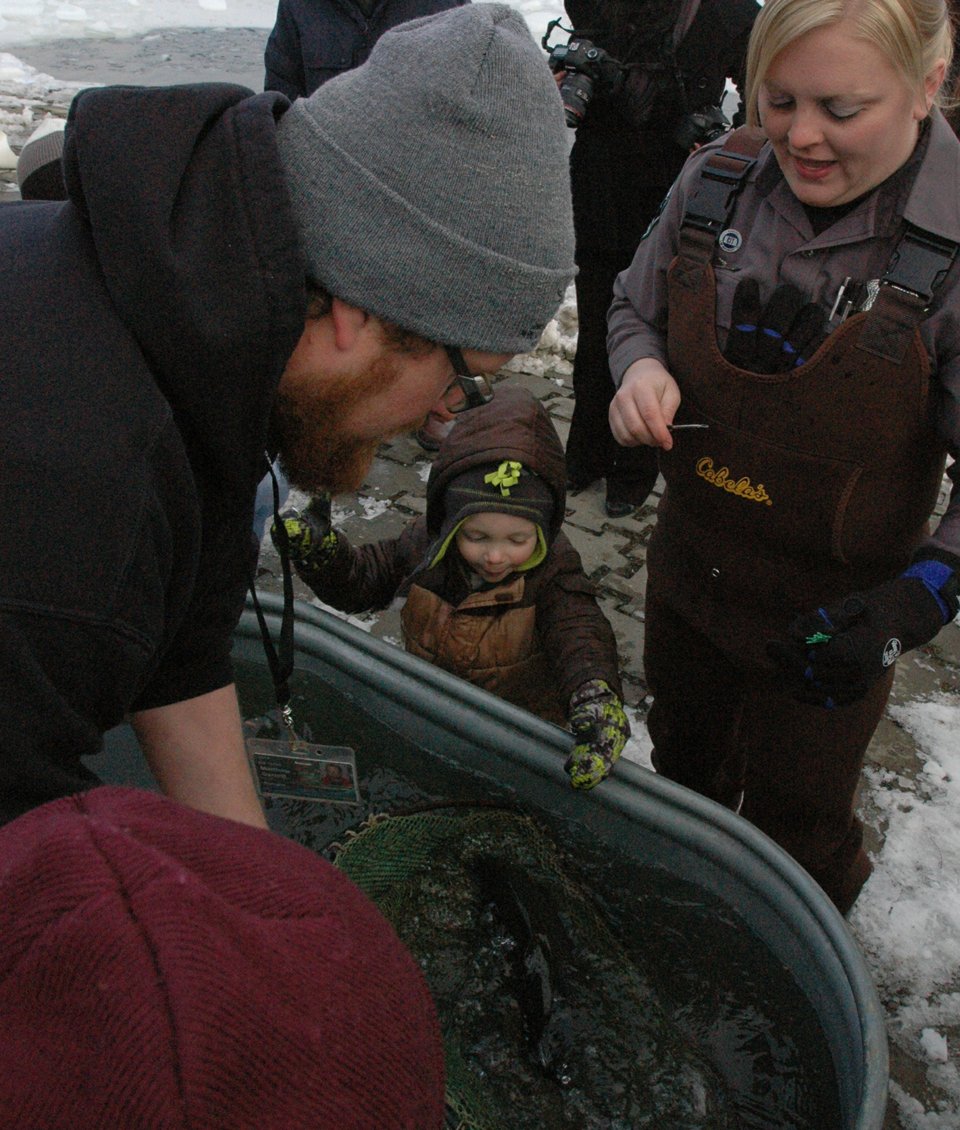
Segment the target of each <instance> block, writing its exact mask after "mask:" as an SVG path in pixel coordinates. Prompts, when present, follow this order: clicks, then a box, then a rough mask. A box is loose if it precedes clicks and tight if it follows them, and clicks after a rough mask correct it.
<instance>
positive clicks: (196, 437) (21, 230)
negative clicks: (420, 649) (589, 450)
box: [0, 85, 305, 817]
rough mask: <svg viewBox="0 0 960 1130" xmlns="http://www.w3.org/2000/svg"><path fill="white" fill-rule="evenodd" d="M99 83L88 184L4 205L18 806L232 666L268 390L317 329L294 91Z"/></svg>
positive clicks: (89, 112)
mask: <svg viewBox="0 0 960 1130" xmlns="http://www.w3.org/2000/svg"><path fill="white" fill-rule="evenodd" d="M249 94H250V92H249V91H247V90H244V89H243V88H241V87H234V86H220V85H204V86H196V87H176V88H170V89H163V88H155V89H146V88H133V87H126V88H124V87H117V88H106V89H100V90H88V91H84V92H82V93H81V94H80V95H78V97H77V98H76V99H75V101H74V103H73V106H72V108H71V113H70V119H69V123H68V127H67V140H66V148H65V175H66V183H67V187H68V190H69V197H70V198H69V200H67V201H66V202H64V203H41V202H23V203H12V204H6V205H4V206H3V207H2V208H0V241H2V245H3V251H4V254H3V258H4V262H5V263H6V264H7V266H6V268H5V270H4V271H3V272H2V273H0V304H2V308H3V311H4V316H3V320H2V323H0V334H2V344H0V353H2V356H3V357H4V358H5V365H4V373H3V380H2V382H0V388H2V392H0V397H2V401H0V403H2V410H0V421H2V423H0V428H2V435H3V466H4V474H3V475H2V476H0V506H2V511H3V515H4V521H3V535H2V546H3V549H2V553H0V796H2V806H0V816H6V817H10V816H12V815H14V814H15V813H16V812H18V811H21V810H24V809H26V808H28V807H31V806H32V805H34V804H38V803H41V802H42V801H44V800H47V799H49V798H51V797H53V796H57V795H61V794H64V793H68V792H70V791H73V790H75V789H77V788H79V787H81V786H82V785H83V784H84V774H83V772H82V770H81V767H80V762H79V759H80V757H81V756H83V755H86V754H90V753H93V752H95V751H96V750H97V749H99V747H100V742H101V735H102V733H103V732H104V731H105V730H107V729H108V728H110V727H112V726H114V725H116V724H117V723H118V722H120V721H121V720H122V719H123V717H124V715H125V713H127V712H128V711H131V710H136V709H140V708H146V707H153V706H160V705H165V704H168V703H172V702H178V701H182V700H184V699H187V698H192V697H194V696H197V695H200V694H204V693H207V692H209V691H211V690H215V689H218V688H219V687H222V686H225V685H227V684H229V683H230V682H231V679H232V675H231V670H230V663H229V649H230V640H231V633H232V630H233V627H234V626H235V623H236V620H237V618H238V615H239V612H240V610H241V607H242V602H243V596H244V589H245V587H246V569H247V563H248V560H249V558H250V523H251V516H252V510H253V498H254V494H255V490H256V484H257V479H258V477H259V475H260V474H261V472H262V467H261V463H260V460H261V458H262V456H261V453H262V451H263V448H264V444H265V438H266V420H267V413H268V408H269V404H270V402H271V399H272V396H273V392H274V389H275V386H276V383H277V381H278V380H279V377H280V374H281V372H282V371H283V367H284V365H285V363H286V359H287V358H288V357H289V355H290V353H291V352H292V350H293V348H294V346H295V345H296V342H297V340H298V338H299V335H300V333H301V332H302V329H303V315H304V309H305V294H304V284H303V279H304V267H303V262H302V258H301V254H300V251H299V244H298V238H297V234H296V229H295V226H294V220H293V216H292V211H291V207H290V204H289V200H288V196H287V192H286V187H285V184H284V182H283V179H282V171H281V167H280V164H279V157H278V154H277V151H276V147H275V143H274V133H275V124H276V118H277V117H278V116H279V115H280V114H281V113H282V112H283V110H284V109H285V107H286V106H287V105H288V103H287V101H286V99H284V98H281V97H280V96H278V95H273V94H270V95H257V96H255V97H249Z"/></svg>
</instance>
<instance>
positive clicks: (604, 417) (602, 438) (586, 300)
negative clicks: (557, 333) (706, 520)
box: [566, 262, 658, 506]
mask: <svg viewBox="0 0 960 1130" xmlns="http://www.w3.org/2000/svg"><path fill="white" fill-rule="evenodd" d="M617 274H618V270H617V269H616V268H614V267H604V266H598V265H596V264H594V263H591V262H588V263H585V264H584V265H582V266H581V267H580V268H579V272H578V274H577V281H576V291H577V320H578V324H579V329H578V336H577V354H576V358H575V359H574V363H573V395H574V409H573V418H572V420H571V422H570V434H569V437H568V439H567V448H566V451H567V479H568V481H569V482H570V483H571V484H573V485H574V486H575V487H576V486H586V485H587V484H589V483H592V482H594V481H596V480H597V479H603V478H605V479H606V480H607V501H608V502H624V503H630V504H631V505H633V506H641V505H642V504H643V503H644V502H646V500H647V497H648V495H649V494H650V492H651V490H653V486H654V483H656V481H657V473H658V460H657V449H656V448H654V447H646V446H641V447H621V446H620V444H618V443H617V441H616V440H615V439H614V438H613V433H612V432H611V431H610V420H609V415H608V413H609V409H610V401H611V400H612V399H613V394H614V393H615V392H616V389H615V387H614V384H613V378H612V377H611V375H610V366H609V364H608V361H607V311H608V309H609V308H610V302H611V299H612V298H613V283H614V279H615V278H616V277H617Z"/></svg>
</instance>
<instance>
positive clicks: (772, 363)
mask: <svg viewBox="0 0 960 1130" xmlns="http://www.w3.org/2000/svg"><path fill="white" fill-rule="evenodd" d="M827 332H828V329H827V318H826V315H825V314H824V312H823V311H822V310H821V309H820V307H819V306H817V304H816V303H815V302H808V301H807V300H806V298H805V297H804V296H803V294H801V293H800V291H799V290H797V288H796V287H795V286H792V285H791V284H790V283H783V284H782V285H781V286H778V287H777V289H776V290H775V291H774V292H773V294H772V295H771V296H770V300H769V301H768V302H767V304H766V305H765V306H761V305H760V284H759V283H758V282H757V280H756V279H741V280H740V282H739V283H737V289H736V290H735V291H734V294H733V309H732V311H731V319H730V333H729V334H728V336H727V347H726V349H724V351H723V355H724V357H726V359H727V360H728V361H730V362H731V363H732V364H734V365H736V366H737V368H739V369H748V370H749V371H750V372H751V373H785V372H787V371H788V370H790V369H795V368H797V366H799V365H802V364H803V363H804V362H805V361H808V360H809V359H810V358H811V357H812V356H813V355H814V353H816V351H817V350H818V349H819V348H820V346H821V345H822V344H823V342H824V341H825V340H826V337H827Z"/></svg>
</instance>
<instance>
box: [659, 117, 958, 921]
mask: <svg viewBox="0 0 960 1130" xmlns="http://www.w3.org/2000/svg"><path fill="white" fill-rule="evenodd" d="M762 142H763V138H762V135H760V134H759V133H758V131H754V130H737V131H735V132H734V133H733V134H731V135H729V137H728V139H727V142H726V144H725V146H724V148H723V150H721V151H720V152H718V153H717V154H715V155H714V156H713V157H711V158H710V160H709V161H708V162H707V163H706V165H705V167H704V171H703V174H702V176H701V179H700V183H699V185H698V187H697V190H696V192H695V193H694V195H693V196H692V199H691V201H690V204H689V205H688V208H687V212H686V214H685V216H684V220H683V224H682V227H681V232H680V246H679V251H678V254H677V256H676V258H675V259H674V261H673V263H672V264H671V267H670V271H669V276H668V288H669V334H668V359H669V369H670V371H671V372H672V373H673V374H674V375H675V376H676V378H677V380H678V382H679V384H680V388H681V392H682V396H683V400H682V403H681V405H680V409H679V410H678V412H677V415H676V422H677V423H706V424H709V428H708V429H705V430H697V429H693V430H690V431H686V432H682V433H680V435H679V437H678V438H676V440H675V445H674V448H673V450H672V451H670V452H668V453H661V471H662V473H663V476H664V479H665V480H666V483H667V487H666V491H665V494H664V498H663V501H662V502H661V505H660V508H659V512H658V519H657V526H656V529H655V531H654V534H653V537H652V539H651V544H650V551H649V557H648V561H649V570H650V582H649V584H648V588H647V596H648V602H647V640H646V650H645V663H646V669H647V677H648V681H649V683H650V686H651V689H652V690H653V692H654V699H655V701H654V704H653V707H652V708H651V711H650V715H649V718H648V725H649V729H650V733H651V737H652V738H653V742H654V747H655V748H654V763H655V765H656V767H657V768H658V770H659V771H661V772H664V773H665V774H666V775H667V776H669V777H671V778H672V779H674V780H679V781H681V783H684V784H687V785H688V786H689V787H692V788H694V789H697V790H698V791H700V792H703V793H705V794H706V795H708V796H713V797H714V799H717V800H720V801H721V802H723V803H727V804H734V805H735V803H736V800H737V799H738V796H739V794H740V792H743V807H742V809H741V811H742V813H743V815H744V816H746V817H748V818H749V819H750V820H752V821H753V822H754V823H755V824H757V825H758V826H759V827H761V828H763V830H764V831H766V832H767V833H768V834H769V835H770V836H772V837H773V838H774V839H775V840H777V842H779V843H780V844H781V846H783V847H784V848H785V849H786V850H787V851H789V852H790V853H791V854H792V855H794V857H795V858H797V859H798V860H799V861H800V862H801V863H802V864H803V865H804V866H806V867H807V868H808V870H810V871H811V873H812V874H813V875H814V877H815V878H817V879H818V881H819V882H820V883H821V884H822V885H823V887H824V888H825V890H826V891H827V893H828V894H830V896H831V897H832V898H833V899H834V901H835V902H836V903H837V905H838V906H840V907H841V909H846V908H847V907H848V906H849V905H850V904H852V901H853V899H854V898H855V897H856V893H857V891H858V890H859V888H860V886H861V885H862V883H863V882H864V881H865V879H866V877H867V875H868V874H869V870H870V866H869V861H868V860H867V858H866V855H865V854H864V852H863V850H862V846H861V841H862V828H861V826H860V824H859V822H858V821H857V820H856V818H855V816H854V813H853V797H854V793H855V789H856V784H857V780H858V778H859V773H860V768H861V765H862V759H863V755H864V752H865V750H866V747H867V745H868V743H869V740H870V737H871V735H872V733H873V730H874V729H875V727H876V724H877V722H878V721H879V718H880V716H881V715H882V712H883V708H884V704H885V701H886V697H887V695H888V693H889V685H890V682H889V681H885V682H882V683H880V684H878V685H877V686H876V687H875V688H873V689H872V691H871V692H870V693H869V694H868V695H867V696H866V697H865V699H864V700H863V701H862V702H861V703H859V704H855V705H854V706H853V707H845V708H843V709H842V710H836V711H826V710H823V709H821V708H818V707H809V706H803V705H801V704H799V703H794V702H793V701H792V700H791V699H789V698H788V696H786V695H785V694H783V693H781V691H780V688H779V685H778V684H777V682H776V680H775V678H774V677H773V675H774V672H773V667H772V664H770V663H769V661H768V660H767V658H766V654H765V647H766V643H767V641H768V640H769V639H772V638H774V637H776V636H777V635H778V634H779V633H782V632H783V631H784V630H785V629H786V626H787V625H788V624H789V623H790V621H791V619H792V618H793V616H794V615H795V614H796V613H798V612H800V611H802V610H806V609H809V608H812V607H817V606H818V605H819V604H822V603H824V602H826V601H830V600H834V599H836V598H837V597H840V596H843V595H845V594H847V593H850V592H853V591H857V590H860V589H865V588H869V587H871V586H872V585H874V584H877V583H879V582H880V581H883V580H887V579H889V578H890V577H892V576H895V575H896V574H897V573H898V572H900V571H901V570H902V569H903V568H904V567H905V566H906V564H907V562H908V560H909V557H910V553H911V551H912V549H913V548H914V546H915V545H916V543H917V542H918V541H919V539H920V537H921V536H922V533H923V530H924V526H925V524H926V522H927V520H928V518H929V516H930V514H931V512H932V510H933V506H934V503H935V500H936V495H937V488H938V485H939V483H940V480H941V477H942V473H943V463H944V455H945V451H944V445H943V443H942V441H940V440H939V439H938V438H937V436H936V433H935V429H934V411H935V407H936V405H935V398H934V396H932V395H931V388H930V366H929V361H928V358H927V354H926V350H925V348H924V346H923V343H922V341H921V338H920V334H919V332H918V327H919V324H920V323H921V322H922V321H923V319H924V318H925V317H926V313H927V310H928V308H929V306H930V303H931V301H932V298H933V294H934V291H935V289H936V286H937V285H938V283H939V281H940V280H941V279H942V277H943V275H944V274H945V273H946V270H947V269H948V267H949V266H950V263H951V262H952V260H953V257H954V255H955V253H956V245H955V244H952V243H950V242H948V241H944V240H941V239H939V238H938V237H935V236H931V235H929V234H928V233H926V232H923V231H920V230H919V229H916V228H912V227H908V229H907V231H906V232H905V234H904V236H903V237H902V239H901V241H900V243H899V245H898V247H897V248H896V250H895V252H894V255H893V256H892V258H891V262H890V264H889V266H888V269H887V273H886V275H885V276H884V278H883V280H882V282H881V286H880V289H879V293H878V296H877V298H876V301H875V303H874V305H873V306H872V308H871V309H870V310H869V311H867V312H866V313H859V314H855V315H853V316H852V317H850V318H849V319H847V321H845V322H844V323H843V324H842V325H841V326H840V327H839V328H838V329H836V330H834V332H833V333H831V334H830V336H829V337H828V338H827V339H826V341H825V342H824V343H823V344H822V345H821V347H820V348H819V349H818V350H817V352H816V353H815V354H814V356H813V357H812V358H810V359H809V360H808V361H807V362H806V363H805V364H803V365H802V366H801V367H799V368H797V369H794V370H793V371H791V372H787V373H777V374H771V375H764V374H758V373H753V372H748V371H746V370H743V369H739V368H737V367H736V366H734V365H732V364H730V363H729V362H728V361H727V360H726V359H725V358H724V357H723V356H722V354H721V352H720V349H719V347H718V345H717V339H716V328H715V327H716V313H715V306H716V286H715V280H714V274H713V268H712V266H711V259H712V256H713V250H714V246H715V244H716V240H717V237H718V236H719V234H720V233H721V232H722V231H723V230H724V229H725V228H726V227H727V226H728V223H729V217H730V216H731V215H732V212H733V205H734V202H735V199H736V195H737V192H738V191H739V188H740V186H741V184H742V182H743V179H744V177H745V175H746V173H747V171H748V170H749V168H750V167H751V165H752V164H753V162H754V160H755V159H756V155H757V153H758V152H759V149H760V145H761V144H762ZM891 679H892V671H891Z"/></svg>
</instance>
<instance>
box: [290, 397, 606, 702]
mask: <svg viewBox="0 0 960 1130" xmlns="http://www.w3.org/2000/svg"><path fill="white" fill-rule="evenodd" d="M505 459H516V460H519V461H520V462H521V463H522V464H523V465H524V467H526V468H529V469H530V470H532V471H534V472H535V473H536V474H537V475H538V476H539V477H540V478H541V479H543V480H544V481H545V482H546V483H547V485H548V486H549V487H550V489H551V491H552V492H553V494H554V497H555V499H556V505H555V506H554V509H553V518H552V522H551V525H550V528H549V530H544V534H545V536H546V539H547V541H548V544H549V549H548V553H547V556H546V557H545V558H544V560H543V561H542V562H541V563H540V564H539V565H537V566H535V567H534V568H532V569H530V570H527V571H524V572H517V573H512V574H510V576H508V577H507V578H506V579H505V580H503V581H501V582H499V583H498V584H496V585H485V586H482V587H481V588H479V589H477V588H475V587H471V585H470V581H469V575H468V572H467V571H466V568H465V565H464V562H463V559H462V558H461V557H460V555H459V554H458V553H457V552H456V550H455V548H453V547H451V548H450V549H448V551H447V552H446V554H445V555H444V556H443V557H442V558H441V559H440V561H439V562H438V563H437V564H436V565H433V566H431V565H430V562H431V561H432V560H433V559H434V557H435V555H436V552H437V549H438V544H439V540H438V539H439V538H440V534H441V529H442V528H443V527H444V524H445V522H446V520H447V517H448V515H447V514H446V510H445V506H444V500H445V492H446V487H447V484H448V483H449V482H451V480H453V479H456V478H457V477H458V476H460V475H462V474H463V473H464V472H465V471H468V470H470V469H471V468H473V467H481V466H488V465H489V466H494V465H496V464H497V463H499V462H500V461H502V460H505ZM565 483H566V473H565V465H564V458H563V448H562V447H561V445H560V440H559V437H558V436H557V433H556V430H555V429H554V427H553V424H552V422H551V421H550V417H549V416H548V415H547V413H546V411H545V410H544V409H543V407H542V405H541V404H540V403H539V401H537V400H535V399H534V398H533V397H531V396H530V394H529V393H527V392H525V391H524V390H522V389H517V388H512V387H510V386H508V385H502V384H501V385H499V386H498V387H497V393H496V396H495V397H494V399H493V401H492V402H491V403H490V404H489V405H487V406H486V407H484V408H482V409H476V410H474V411H472V412H467V413H465V414H464V415H463V416H462V417H460V419H459V420H458V421H457V423H456V425H455V426H454V427H453V429H452V430H451V432H450V434H449V436H448V437H447V438H446V440H445V441H444V443H443V446H442V447H441V449H440V451H439V453H438V454H437V457H436V459H435V460H434V463H433V467H432V468H431V471H430V478H429V481H428V483H427V512H426V515H425V516H424V517H421V518H417V519H416V520H415V521H414V522H413V523H412V524H411V525H410V526H408V527H407V528H406V529H405V530H404V531H403V533H402V534H401V535H400V536H399V537H397V538H388V539H385V540H384V541H380V542H377V543H376V544H373V545H367V546H359V547H358V546H352V545H351V544H350V543H349V541H348V540H347V538H346V537H344V536H343V534H339V535H338V537H339V542H338V547H337V550H336V553H335V555H334V557H333V559H332V560H331V562H330V563H329V564H328V565H327V566H326V567H325V568H323V569H322V570H315V571H301V574H300V575H301V577H303V579H304V580H305V581H306V582H307V583H308V584H309V585H310V586H311V587H312V588H313V589H314V591H315V592H316V594H317V595H318V596H319V597H320V599H321V600H322V601H324V602H325V603H327V604H330V605H332V606H333V607H334V608H339V609H341V610H342V611H344V612H361V611H366V610H368V609H372V608H374V609H375V608H385V607H386V606H387V605H388V604H389V603H390V602H391V601H392V600H393V598H394V597H395V596H396V595H398V594H400V595H404V596H406V598H407V600H406V605H405V606H404V610H403V614H402V616H403V628H404V642H405V644H406V646H407V649H408V650H409V651H411V652H413V653H414V654H417V655H420V656H421V657H422V658H425V659H429V660H430V661H431V662H433V663H435V664H436V665H437V666H440V667H443V668H444V669H445V670H448V671H452V672H454V674H457V675H460V676H461V677H462V678H465V679H468V680H469V681H470V682H472V683H475V684H476V685H478V686H482V687H484V688H485V689H486V690H490V691H493V692H494V693H496V694H498V695H500V696H501V697H502V698H505V699H507V701H509V702H513V703H515V704H516V705H518V706H523V707H524V708H526V709H528V710H531V711H532V712H533V713H535V714H539V715H540V716H541V717H545V718H547V719H548V720H550V721H554V722H563V721H565V720H566V716H567V707H568V704H569V701H570V696H571V695H572V694H573V692H574V691H575V690H576V689H577V688H578V687H580V686H582V685H583V684H584V683H585V682H587V681H589V680H590V679H603V680H605V681H606V682H607V683H609V685H610V686H611V687H613V689H614V690H615V691H616V692H617V694H620V695H622V690H621V685H620V678H619V672H618V660H617V649H616V641H615V639H614V635H613V630H612V629H611V627H610V624H609V622H608V621H607V619H606V617H605V616H604V615H603V612H602V611H601V610H600V607H599V606H598V604H597V601H596V596H595V592H594V588H593V585H592V584H591V582H590V581H589V580H588V578H587V577H586V575H585V574H584V572H583V566H582V565H581V563H580V556H579V554H578V553H577V551H576V550H575V549H574V548H573V546H572V545H571V544H570V541H569V540H568V539H567V536H566V535H565V534H564V533H563V531H562V529H561V526H562V524H563V518H564V503H565V499H566V485H565Z"/></svg>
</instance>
